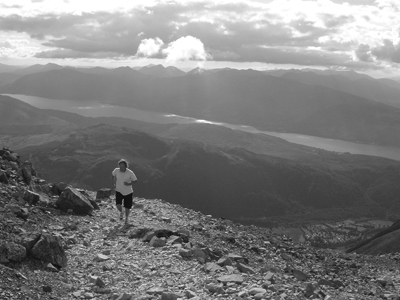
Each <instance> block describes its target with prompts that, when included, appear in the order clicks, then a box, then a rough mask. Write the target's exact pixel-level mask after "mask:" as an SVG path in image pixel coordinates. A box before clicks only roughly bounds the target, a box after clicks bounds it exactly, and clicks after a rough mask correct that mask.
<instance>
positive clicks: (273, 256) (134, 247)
mask: <svg viewBox="0 0 400 300" xmlns="http://www.w3.org/2000/svg"><path fill="white" fill-rule="evenodd" d="M0 151H2V152H1V153H0V154H1V155H0V157H2V158H0V239H1V241H0V299H118V300H129V299H132V300H133V299H163V300H170V299H192V300H196V299H325V300H328V299H400V291H399V288H400V270H399V262H400V255H398V254H397V253H395V254H385V255H380V256H363V255H358V254H346V253H338V252H334V251H331V250H322V249H316V248H311V247H308V246H304V245H299V244H294V243H292V242H291V240H290V239H289V238H287V237H285V236H282V235H277V234H272V233H271V232H270V231H269V230H268V229H263V228H258V227H255V226H243V225H240V224H238V223H233V222H231V221H229V220H224V219H216V218H213V217H212V216H206V215H203V214H202V213H200V212H195V211H193V210H189V209H186V208H183V207H181V206H179V205H175V204H171V203H168V202H165V201H163V200H160V199H139V198H136V199H134V201H135V205H134V208H133V209H132V212H131V219H130V224H129V225H128V226H125V225H124V222H123V220H119V213H118V211H117V210H116V209H115V205H114V196H112V195H110V191H109V190H106V189H104V190H100V191H98V192H97V193H96V192H91V191H83V190H79V189H75V188H73V187H70V186H67V185H65V184H60V183H57V184H54V183H47V182H45V181H44V180H42V179H40V178H39V174H37V173H36V171H35V170H34V168H33V166H32V165H29V163H21V162H20V161H19V158H18V156H17V155H16V154H15V153H13V152H12V151H10V150H8V149H3V150H0ZM61 208H62V209H61ZM76 212H79V213H80V214H77V213H76Z"/></svg>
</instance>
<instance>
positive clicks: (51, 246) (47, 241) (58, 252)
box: [30, 234, 68, 267]
mask: <svg viewBox="0 0 400 300" xmlns="http://www.w3.org/2000/svg"><path fill="white" fill-rule="evenodd" d="M30 252H31V255H32V256H33V257H34V258H37V259H40V260H42V261H44V262H49V263H51V264H53V265H54V266H56V267H66V266H67V263H68V258H67V256H66V254H65V251H64V248H63V245H62V240H61V238H60V237H57V236H54V235H50V234H42V235H41V236H40V238H39V240H38V241H37V242H36V244H35V245H34V246H33V247H32V250H31V251H30Z"/></svg>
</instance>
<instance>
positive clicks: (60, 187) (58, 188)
mask: <svg viewBox="0 0 400 300" xmlns="http://www.w3.org/2000/svg"><path fill="white" fill-rule="evenodd" d="M67 187H68V184H66V183H64V182H59V183H53V185H52V186H51V191H52V193H53V194H55V195H57V196H60V195H61V193H62V192H63V191H64V190H65V189H66V188H67Z"/></svg>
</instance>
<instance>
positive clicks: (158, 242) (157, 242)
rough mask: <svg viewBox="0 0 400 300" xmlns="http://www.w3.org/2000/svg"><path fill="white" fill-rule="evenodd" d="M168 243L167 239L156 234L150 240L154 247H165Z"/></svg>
mask: <svg viewBox="0 0 400 300" xmlns="http://www.w3.org/2000/svg"><path fill="white" fill-rule="evenodd" d="M166 243H167V240H166V239H165V238H164V237H162V238H158V237H156V236H153V237H152V239H151V240H150V246H153V247H164V246H165V245H166Z"/></svg>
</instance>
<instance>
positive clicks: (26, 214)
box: [15, 207, 29, 221]
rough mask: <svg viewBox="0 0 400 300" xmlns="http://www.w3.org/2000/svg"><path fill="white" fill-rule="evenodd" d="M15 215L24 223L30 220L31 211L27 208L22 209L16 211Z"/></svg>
mask: <svg viewBox="0 0 400 300" xmlns="http://www.w3.org/2000/svg"><path fill="white" fill-rule="evenodd" d="M15 214H16V216H17V217H19V218H21V219H23V220H24V221H26V220H28V218H29V210H28V209H27V208H25V207H21V208H20V209H19V210H17V211H15Z"/></svg>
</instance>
